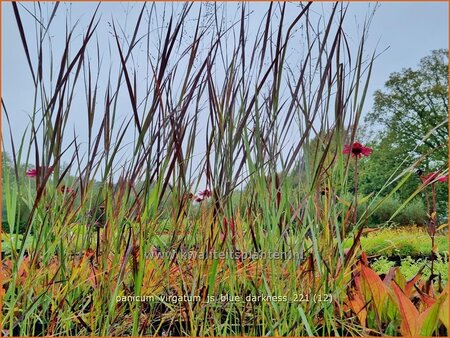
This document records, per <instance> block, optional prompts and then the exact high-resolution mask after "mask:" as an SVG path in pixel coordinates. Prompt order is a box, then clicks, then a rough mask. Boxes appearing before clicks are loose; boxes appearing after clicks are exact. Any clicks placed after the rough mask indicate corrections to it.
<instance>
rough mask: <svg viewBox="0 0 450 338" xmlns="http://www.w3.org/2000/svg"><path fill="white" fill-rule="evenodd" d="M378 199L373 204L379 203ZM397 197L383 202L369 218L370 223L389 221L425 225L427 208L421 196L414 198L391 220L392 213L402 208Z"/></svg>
mask: <svg viewBox="0 0 450 338" xmlns="http://www.w3.org/2000/svg"><path fill="white" fill-rule="evenodd" d="M377 203H378V202H377V201H375V203H373V204H372V205H373V206H376V205H377ZM402 203H403V202H402V201H400V200H399V199H398V198H397V197H395V196H393V197H388V198H386V199H385V200H384V201H383V202H382V204H381V205H380V206H379V207H378V208H377V209H376V210H375V211H374V213H373V214H372V215H371V217H370V219H369V223H370V224H371V225H372V226H373V225H380V224H383V223H386V222H388V221H392V222H394V223H397V224H400V225H424V224H425V223H426V219H427V213H426V208H425V205H424V203H423V201H422V200H421V199H419V198H416V199H414V200H413V201H411V202H410V203H408V204H407V205H406V206H405V207H404V208H403V209H402V210H400V212H399V213H398V214H397V215H396V216H395V217H394V218H393V219H392V220H391V217H392V215H394V214H395V212H397V210H399V209H400V207H401V205H402Z"/></svg>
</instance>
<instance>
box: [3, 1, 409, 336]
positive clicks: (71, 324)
mask: <svg viewBox="0 0 450 338" xmlns="http://www.w3.org/2000/svg"><path fill="white" fill-rule="evenodd" d="M10 5H11V6H12V8H13V12H14V18H15V21H16V23H17V28H18V30H19V33H20V38H21V44H22V46H23V50H24V53H25V56H26V60H27V64H26V65H24V67H28V68H29V74H30V81H32V84H33V87H34V93H33V97H30V98H29V100H30V112H31V113H30V121H29V123H28V125H27V128H26V130H25V132H24V133H23V135H22V136H21V137H20V139H19V141H17V135H16V134H15V130H16V129H15V128H16V126H15V124H16V123H17V121H15V120H14V119H13V118H12V113H11V112H10V111H9V110H8V98H2V107H3V113H4V117H5V118H4V130H3V137H4V138H6V137H8V138H10V144H11V147H10V148H8V149H4V151H8V153H9V155H10V156H11V159H12V162H13V164H12V167H13V170H11V171H4V175H3V181H2V182H3V189H4V201H5V203H4V208H6V220H7V223H8V226H9V233H7V234H2V238H3V241H4V243H8V248H9V250H8V251H7V252H5V253H4V257H3V269H2V271H3V272H2V273H3V278H2V292H3V297H2V313H3V316H2V328H3V334H5V335H33V336H34V335H101V336H103V335H114V336H123V335H133V336H135V335H179V336H181V335H202V336H206V335H216V336H229V335H251V336H259V335H261V336H262V335H296V336H303V335H327V336H329V335H360V334H363V333H364V332H366V331H364V327H363V326H362V325H361V324H360V323H359V322H358V321H356V319H355V318H356V317H355V316H354V315H352V314H351V313H350V312H349V310H348V308H347V307H346V306H345V302H346V299H347V297H348V288H349V287H350V286H351V283H352V271H354V269H355V264H357V261H358V256H359V254H360V246H359V238H360V236H361V231H362V229H363V228H364V227H365V225H366V224H365V223H366V219H367V213H366V214H365V215H363V216H361V217H356V214H355V213H354V211H353V210H354V209H355V208H354V206H353V204H352V203H353V202H351V201H350V202H346V201H344V200H343V199H342V198H340V197H339V196H343V195H344V194H346V193H348V191H349V189H350V188H352V187H351V185H350V184H349V183H348V182H349V180H348V178H349V172H350V170H351V167H352V166H353V165H354V161H352V159H351V157H350V156H348V155H344V154H343V145H344V143H350V144H352V143H353V141H354V140H355V139H356V136H357V128H358V122H359V118H360V115H361V112H362V109H363V103H364V99H365V96H366V93H367V87H368V83H369V80H370V75H371V72H372V66H373V62H374V60H375V56H376V54H375V53H374V52H372V53H371V54H367V52H366V49H365V42H366V36H367V31H368V26H369V23H370V18H371V16H370V15H369V16H368V18H367V20H366V21H365V22H364V23H363V25H362V28H361V34H360V39H359V40H356V41H355V40H353V41H349V39H348V36H347V35H346V32H345V29H344V28H345V22H346V13H347V7H348V5H346V4H343V3H339V4H332V5H330V7H329V11H328V12H323V14H318V12H317V11H316V10H313V8H314V7H317V6H315V4H312V3H305V4H303V3H302V4H297V5H294V4H288V3H282V4H279V3H270V4H267V10H266V11H265V13H264V15H263V16H261V17H258V19H259V20H260V22H259V25H258V29H257V30H255V29H253V28H250V25H249V22H250V20H255V16H254V15H253V16H252V15H251V9H250V6H249V5H248V4H240V5H239V6H238V9H237V10H236V12H235V13H234V14H235V17H234V18H233V19H231V20H230V19H229V17H228V16H227V12H226V7H225V6H222V5H220V4H217V3H215V4H199V3H195V4H188V3H186V4H179V5H178V7H177V8H176V9H174V8H170V6H169V5H165V4H140V5H139V6H140V8H139V10H138V13H137V15H135V16H134V15H131V14H130V15H129V16H127V20H126V22H127V25H128V26H126V25H125V26H124V25H121V24H120V23H119V22H118V20H116V19H115V18H114V17H112V18H111V20H110V21H108V23H109V33H110V34H109V35H108V39H105V38H104V36H103V35H100V33H99V31H100V27H102V25H104V24H105V19H104V18H103V17H102V16H101V15H100V13H101V9H102V6H105V5H103V4H99V5H98V6H97V7H95V8H94V10H93V11H92V12H90V13H89V15H90V17H89V20H87V21H86V26H83V27H82V33H81V34H79V33H77V32H78V30H77V29H78V28H79V27H78V25H79V24H80V23H79V22H77V21H72V20H71V18H70V15H69V14H67V20H66V26H65V28H64V30H63V31H55V30H56V29H59V28H58V27H54V24H55V20H56V19H55V18H56V17H57V16H58V15H61V14H62V11H61V8H60V7H61V6H64V4H61V3H56V4H54V5H50V4H45V5H44V4H40V3H34V4H27V5H22V4H20V3H15V2H13V3H11V4H10ZM25 18H26V19H25ZM30 20H32V22H34V24H35V31H34V32H32V31H28V30H26V29H25V28H24V27H25V26H27V25H26V24H25V23H26V22H29V21H30ZM72 22H75V24H71V23H72ZM130 22H132V23H133V24H132V26H131V27H130V26H129V23H130ZM27 27H28V26H27ZM251 27H254V25H252V26H251ZM127 29H129V30H127ZM129 32H131V33H129ZM54 34H57V37H58V39H63V44H62V45H61V46H62V47H63V48H62V50H59V49H58V48H57V47H56V45H55V44H53V39H55V36H54ZM142 54H143V55H144V60H145V61H144V62H143V63H142V62H141V63H139V62H138V60H142V59H140V58H139V55H142ZM143 74H144V75H143ZM6 85H7V84H6ZM81 98H82V99H83V100H84V104H79V102H82V101H80V100H81ZM79 121H84V122H83V123H84V126H85V127H83V130H86V131H87V132H86V133H83V132H81V131H80V130H79V129H74V128H73V123H76V122H78V123H79ZM361 161H363V159H361ZM30 168H32V169H33V170H30V171H28V172H27V175H25V171H26V170H27V169H30ZM409 174H410V173H407V172H403V173H400V174H398V175H397V176H393V177H395V178H394V179H393V180H392V181H391V182H390V184H387V185H386V186H385V187H383V189H392V190H393V193H394V192H395V190H396V189H398V188H399V187H400V186H401V184H402V182H403V180H404V179H406V178H407V177H408V175H409ZM399 182H400V183H399ZM396 184H397V186H395V185H396ZM199 191H200V192H202V193H203V195H199V194H196V193H197V192H199ZM194 194H196V195H194ZM209 195H210V196H209ZM199 196H206V197H204V198H203V197H201V198H199ZM196 200H198V202H196ZM366 200H367V198H366ZM363 203H364V199H360V200H359V201H358V204H359V205H362V204H363ZM23 206H25V208H24V207H23ZM24 213H25V215H24ZM24 216H25V217H24ZM22 219H25V222H24V223H25V224H22V223H21V220H22ZM21 227H22V228H23V227H24V229H25V230H23V231H19V228H21ZM19 234H20V235H21V237H19ZM19 238H20V241H19ZM348 238H353V239H354V241H353V243H354V244H353V245H352V246H351V248H350V250H345V249H344V245H343V243H344V240H346V239H348ZM220 253H222V254H224V255H223V256H220V255H218V254H220ZM249 253H254V254H255V255H256V254H258V253H259V254H262V253H265V254H267V255H268V256H265V257H262V256H261V257H258V256H255V255H254V256H251V255H249ZM269 254H270V255H269ZM201 255H203V256H201ZM289 255H290V256H289ZM205 256H206V257H205ZM288 256H289V257H288ZM280 257H281V258H280ZM379 330H381V331H382V330H383V328H381V327H380V328H379ZM394 332H396V331H395V330H394ZM380 333H383V332H380ZM389 333H392V331H389Z"/></svg>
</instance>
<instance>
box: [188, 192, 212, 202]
mask: <svg viewBox="0 0 450 338" xmlns="http://www.w3.org/2000/svg"><path fill="white" fill-rule="evenodd" d="M211 196H212V193H211V191H210V190H208V189H205V190H203V191H200V192H199V193H197V195H194V196H192V198H193V200H194V201H195V202H197V203H201V202H203V201H204V200H205V199H208V198H210V197H211Z"/></svg>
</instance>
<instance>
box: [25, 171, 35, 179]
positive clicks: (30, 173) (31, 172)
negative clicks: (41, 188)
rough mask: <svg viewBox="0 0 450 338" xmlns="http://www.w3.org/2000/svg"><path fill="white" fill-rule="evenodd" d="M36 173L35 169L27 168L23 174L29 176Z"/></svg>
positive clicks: (33, 175)
mask: <svg viewBox="0 0 450 338" xmlns="http://www.w3.org/2000/svg"><path fill="white" fill-rule="evenodd" d="M37 174H38V171H37V169H29V170H27V172H26V173H25V175H27V176H28V177H30V178H33V177H36V176H37Z"/></svg>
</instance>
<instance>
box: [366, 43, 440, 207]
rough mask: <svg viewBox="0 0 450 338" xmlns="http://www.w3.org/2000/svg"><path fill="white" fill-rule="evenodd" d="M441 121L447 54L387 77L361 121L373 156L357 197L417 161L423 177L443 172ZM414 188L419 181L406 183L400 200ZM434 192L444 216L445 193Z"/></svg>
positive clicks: (435, 53) (433, 52)
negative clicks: (395, 170) (383, 86)
mask: <svg viewBox="0 0 450 338" xmlns="http://www.w3.org/2000/svg"><path fill="white" fill-rule="evenodd" d="M447 120H448V51H447V50H446V49H439V50H435V51H432V53H431V54H430V55H428V56H426V57H424V58H423V59H421V60H420V63H419V67H418V68H417V69H411V68H405V69H403V70H402V71H400V72H395V73H393V74H391V75H390V77H389V80H388V81H387V82H386V83H385V88H384V89H383V90H378V91H376V92H375V94H374V106H373V109H372V111H371V112H370V113H369V114H368V115H367V117H366V119H365V128H366V129H368V131H369V144H370V145H371V146H372V147H373V148H374V152H373V155H372V156H371V157H370V158H369V159H368V161H366V162H365V163H364V164H363V165H362V166H361V187H360V189H361V191H362V192H364V193H366V194H367V193H369V192H371V191H376V190H378V189H380V188H381V186H383V185H384V183H385V182H386V181H387V180H388V179H389V177H390V176H391V174H392V172H393V171H394V169H396V168H399V169H400V170H403V169H406V168H408V167H409V166H411V165H412V164H413V163H414V162H415V161H417V160H419V159H420V160H421V161H420V164H419V165H418V167H419V168H421V169H422V170H423V171H424V172H431V171H436V170H442V169H444V168H446V167H447V162H448V129H447V123H445V122H446V121H447ZM405 158H407V160H406V161H405V162H404V163H403V164H402V162H403V160H404V159H405ZM418 184H420V180H419V178H418V177H417V176H414V177H412V178H411V179H410V180H409V181H408V182H406V184H405V185H404V186H403V187H402V188H401V190H400V191H399V192H398V195H399V197H400V198H401V199H406V198H407V197H408V196H410V194H411V193H412V192H413V191H415V190H416V189H417V187H418ZM438 190H439V191H438V200H439V201H440V205H441V207H440V210H441V211H442V212H443V213H445V211H444V210H446V202H447V192H448V187H447V185H446V184H441V185H439V188H438ZM388 191H389V190H388ZM388 191H386V193H387V192H388Z"/></svg>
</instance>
